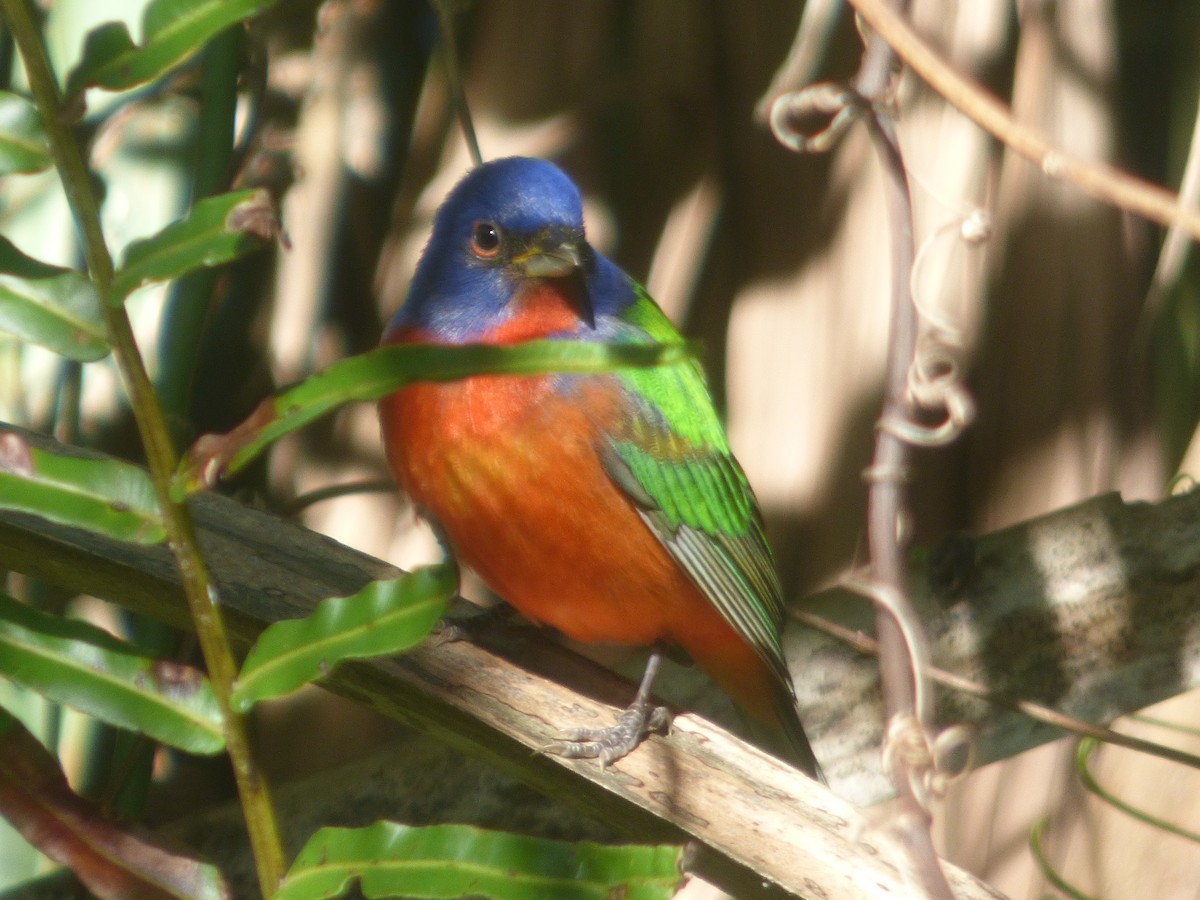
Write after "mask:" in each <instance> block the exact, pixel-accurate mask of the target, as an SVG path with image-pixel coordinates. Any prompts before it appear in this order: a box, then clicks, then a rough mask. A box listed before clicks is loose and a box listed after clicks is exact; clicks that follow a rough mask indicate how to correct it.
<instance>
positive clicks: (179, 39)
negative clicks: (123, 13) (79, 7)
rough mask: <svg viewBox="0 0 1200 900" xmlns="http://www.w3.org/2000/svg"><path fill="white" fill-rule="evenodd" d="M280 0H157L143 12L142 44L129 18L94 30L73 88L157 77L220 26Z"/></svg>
mask: <svg viewBox="0 0 1200 900" xmlns="http://www.w3.org/2000/svg"><path fill="white" fill-rule="evenodd" d="M274 2H275V0H151V2H150V4H149V5H147V6H146V10H145V12H144V13H143V15H142V38H143V42H142V44H140V45H138V44H135V43H134V42H133V38H132V37H130V34H129V29H128V28H126V26H125V24H124V23H123V22H106V23H105V24H103V25H100V26H99V27H97V28H94V29H92V31H90V32H89V33H88V36H87V40H86V41H85V42H84V47H83V58H82V59H81V60H80V62H79V65H77V66H76V67H75V69H74V70H73V71H72V72H71V74H70V76H69V77H68V78H67V93H68V94H74V93H76V92H78V91H81V90H83V89H84V88H87V87H103V88H108V89H109V90H114V91H116V90H126V89H128V88H132V87H136V86H137V85H139V84H145V83H147V82H150V81H153V80H154V79H156V78H158V77H159V76H160V75H162V74H164V73H165V72H167V71H168V70H170V69H171V68H173V67H174V66H177V65H178V64H179V63H181V62H183V61H184V60H186V59H188V58H189V57H191V56H193V55H194V54H195V53H197V52H198V51H199V50H200V49H201V48H202V47H203V46H204V45H205V44H206V43H207V42H208V41H209V40H210V39H211V38H213V37H214V36H215V35H216V34H217V33H218V32H220V31H222V30H223V29H225V28H228V27H229V26H230V25H233V24H235V23H237V22H240V21H241V20H243V19H246V18H248V17H250V16H252V15H254V14H255V13H258V12H261V11H262V10H264V9H266V8H267V7H269V6H272V5H273V4H274Z"/></svg>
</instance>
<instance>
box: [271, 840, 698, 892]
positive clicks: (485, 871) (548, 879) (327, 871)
mask: <svg viewBox="0 0 1200 900" xmlns="http://www.w3.org/2000/svg"><path fill="white" fill-rule="evenodd" d="M681 854H682V848H680V847H672V846H650V847H638V846H606V845H603V844H595V843H591V842H590V841H582V842H580V843H577V844H571V843H567V842H565V841H552V840H548V839H546V838H535V837H527V836H525V835H517V834H508V833H506V832H498V831H485V830H483V829H480V828H474V827H471V826H468V825H432V826H428V827H425V828H413V827H410V826H407V825H400V824H397V823H394V822H376V823H375V824H374V825H371V826H369V827H367V828H322V829H321V830H320V831H318V832H317V833H316V834H314V835H313V836H312V838H311V839H310V840H309V842H308V844H307V845H305V847H304V849H303V850H301V851H300V855H299V856H298V857H297V858H296V861H295V863H293V865H292V868H291V871H289V872H288V875H287V877H286V878H285V879H284V881H283V885H282V886H281V887H280V889H279V892H278V893H277V894H275V900H321V898H326V897H340V896H341V895H342V892H343V891H345V889H346V888H347V887H348V886H349V885H350V882H351V881H352V880H354V879H355V878H358V879H359V880H360V884H361V888H360V889H361V891H362V893H363V895H364V896H366V897H369V898H374V897H395V896H404V897H488V898H493V900H611V898H614V897H620V898H622V900H667V898H670V897H672V896H674V894H675V892H676V891H677V890H678V888H679V884H680V881H681V880H682V876H681V875H680V856H681Z"/></svg>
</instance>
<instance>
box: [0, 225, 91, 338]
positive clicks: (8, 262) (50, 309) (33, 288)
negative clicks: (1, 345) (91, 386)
mask: <svg viewBox="0 0 1200 900" xmlns="http://www.w3.org/2000/svg"><path fill="white" fill-rule="evenodd" d="M0 331H7V332H8V333H9V334H13V335H16V336H17V337H19V338H20V339H21V340H24V341H30V342H32V343H35V344H40V345H41V346H43V347H46V348H48V349H50V350H53V351H54V352H55V353H59V354H61V355H63V356H66V357H68V358H69V359H74V360H78V361H79V362H92V361H93V360H97V359H101V358H103V357H104V356H106V355H107V354H108V342H107V340H106V339H105V332H104V322H103V320H102V319H101V317H100V303H99V301H98V300H97V298H96V292H95V290H94V289H93V288H92V283H91V282H90V281H89V280H88V279H87V277H86V276H84V275H82V274H81V273H79V272H76V271H74V270H72V269H60V268H59V267H58V266H51V265H47V264H46V263H43V262H39V261H38V260H36V259H33V258H32V257H29V256H26V255H25V254H24V253H22V252H21V251H20V250H18V249H17V248H16V247H15V246H14V245H13V244H12V243H11V242H10V241H9V240H8V239H7V238H4V237H0Z"/></svg>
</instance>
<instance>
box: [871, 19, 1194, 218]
mask: <svg viewBox="0 0 1200 900" xmlns="http://www.w3.org/2000/svg"><path fill="white" fill-rule="evenodd" d="M850 4H851V5H852V6H853V7H854V8H855V9H856V10H857V11H858V13H859V15H861V16H862V18H863V19H864V20H865V21H866V22H867V24H869V25H870V26H871V28H873V29H874V30H875V31H876V32H877V33H878V34H879V36H880V37H882V38H883V39H884V40H886V41H887V42H888V43H889V44H890V45H891V46H892V48H893V50H895V52H896V55H897V56H899V57H900V58H901V59H902V60H903V61H904V62H905V63H907V64H908V65H909V66H910V67H911V68H912V70H913V71H914V72H916V73H917V74H918V75H919V76H921V78H922V79H924V80H925V81H926V82H927V83H928V84H929V86H930V87H932V88H933V89H934V90H935V91H937V93H938V94H940V95H941V96H942V98H943V99H945V100H946V101H947V102H948V103H949V104H950V105H951V106H953V107H955V108H956V109H957V110H958V111H959V112H961V113H962V114H963V115H965V116H966V117H967V118H969V119H971V121H973V122H975V123H976V124H977V125H979V127H981V128H982V129H984V130H985V131H987V132H988V133H989V134H991V135H993V136H994V137H996V138H997V139H998V140H1000V141H1002V142H1003V143H1004V144H1005V145H1006V146H1008V147H1009V148H1011V149H1012V150H1015V151H1016V152H1017V153H1019V154H1021V155H1022V156H1024V157H1025V158H1027V159H1029V160H1030V161H1031V162H1033V163H1034V164H1035V165H1037V166H1038V167H1039V168H1040V169H1041V170H1042V172H1043V173H1044V174H1045V175H1047V176H1048V177H1050V178H1060V179H1062V180H1063V181H1068V182H1070V183H1071V184H1073V185H1075V186H1076V187H1078V188H1079V189H1080V190H1081V191H1083V192H1084V193H1087V194H1090V195H1091V196H1093V197H1095V198H1097V199H1099V200H1102V201H1104V202H1105V203H1109V204H1112V205H1113V206H1117V207H1120V208H1121V209H1125V210H1128V211H1130V212H1134V213H1137V214H1138V215H1141V216H1145V217H1146V218H1147V219H1151V220H1152V221H1155V222H1159V223H1161V224H1163V225H1166V226H1178V227H1179V228H1182V229H1184V230H1186V231H1187V232H1188V233H1190V234H1191V235H1192V237H1193V238H1195V239H1196V240H1200V210H1197V209H1188V208H1186V207H1184V206H1183V205H1181V204H1180V202H1179V199H1178V198H1177V197H1176V196H1175V195H1174V194H1172V193H1171V192H1170V191H1168V190H1166V189H1165V188H1162V187H1160V186H1159V185H1156V184H1151V183H1150V182H1148V181H1144V180H1142V179H1140V178H1135V177H1133V176H1132V175H1129V174H1128V173H1126V172H1122V171H1121V170H1120V169H1117V168H1116V167H1114V166H1110V165H1108V164H1106V163H1102V162H1096V161H1094V160H1087V159H1083V158H1082V157H1079V156H1076V155H1074V154H1072V153H1069V152H1067V151H1066V150H1064V149H1062V148H1061V147H1058V146H1057V145H1055V144H1054V143H1053V142H1051V141H1050V140H1048V139H1047V138H1046V137H1045V136H1044V135H1042V134H1041V132H1039V131H1037V130H1036V129H1034V128H1030V127H1029V126H1028V125H1025V124H1023V123H1021V122H1019V121H1017V120H1016V119H1015V118H1013V116H1012V113H1011V112H1010V111H1009V110H1008V108H1007V107H1006V106H1005V105H1004V104H1003V103H1001V102H1000V101H999V100H997V99H996V98H995V97H994V96H992V95H991V94H989V93H987V92H986V91H984V90H983V89H981V88H980V87H978V86H977V85H976V84H974V83H973V82H972V81H970V80H969V79H967V78H965V77H964V76H963V75H961V74H959V73H958V72H957V71H956V70H955V69H954V68H953V67H952V66H951V65H950V64H949V63H947V62H946V61H945V60H944V59H942V57H941V56H939V55H938V54H937V52H935V51H934V50H933V48H932V47H930V46H929V45H928V44H927V43H925V41H924V40H923V39H922V38H921V37H920V35H918V34H917V33H916V32H915V31H914V30H913V29H912V27H911V26H910V25H909V24H908V22H907V21H906V20H905V19H904V17H903V16H902V15H901V14H900V13H898V12H897V11H896V10H894V9H893V8H892V7H891V6H890V5H889V4H888V2H887V0H850Z"/></svg>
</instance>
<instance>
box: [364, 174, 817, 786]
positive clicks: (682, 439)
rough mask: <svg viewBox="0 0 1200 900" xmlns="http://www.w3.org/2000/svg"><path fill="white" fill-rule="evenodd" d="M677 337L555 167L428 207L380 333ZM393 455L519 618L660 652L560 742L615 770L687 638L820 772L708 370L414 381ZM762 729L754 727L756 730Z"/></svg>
mask: <svg viewBox="0 0 1200 900" xmlns="http://www.w3.org/2000/svg"><path fill="white" fill-rule="evenodd" d="M538 339H548V340H561V341H588V342H603V343H610V344H651V343H680V342H682V337H681V336H680V334H679V332H678V331H677V330H676V329H675V327H674V325H672V324H671V322H670V320H669V319H668V318H667V316H666V314H665V313H664V312H663V311H662V310H661V309H660V308H659V307H658V305H657V304H656V303H655V302H654V300H653V299H652V298H651V297H650V295H649V294H648V293H647V292H646V290H645V288H643V287H642V286H641V284H639V283H638V282H637V281H635V280H634V279H633V278H631V277H630V276H629V275H627V274H626V273H625V272H624V271H623V270H622V269H620V268H619V267H618V266H617V265H616V264H615V263H613V262H611V261H610V260H609V259H607V258H606V257H605V256H603V255H602V254H600V253H599V252H597V251H596V250H595V249H594V248H593V247H592V246H591V245H590V244H589V243H588V241H587V238H586V234H585V230H584V220H583V204H582V199H581V195H580V192H579V189H578V188H577V187H576V185H575V184H574V182H573V181H572V180H571V179H570V177H569V176H568V175H567V174H566V173H565V172H564V171H563V170H562V169H561V168H559V167H558V166H557V165H555V164H554V163H552V162H549V161H547V160H544V159H537V158H529V157H509V158H504V159H497V160H493V161H490V162H486V163H483V164H481V165H478V166H476V167H475V168H473V169H472V170H470V171H469V172H468V173H467V174H466V175H465V176H464V177H462V179H461V180H460V181H459V182H458V184H457V185H456V186H455V187H454V188H453V189H452V190H451V191H450V193H449V194H448V195H447V197H446V199H445V200H444V201H443V202H442V204H441V206H440V207H439V208H438V210H437V212H436V213H435V215H434V219H433V226H432V230H431V234H430V237H429V240H428V243H427V244H426V246H425V249H424V251H423V253H422V255H421V258H420V260H419V262H418V264H417V267H416V270H415V271H414V273H413V277H412V279H411V281H410V284H409V290H408V293H407V296H406V298H405V300H404V302H403V303H402V304H401V305H400V307H399V308H398V310H397V311H396V312H395V314H394V315H393V316H392V318H391V320H390V321H389V322H388V324H387V326H386V328H385V331H384V335H383V338H382V342H383V343H384V344H440V345H462V344H489V345H513V344H518V343H520V342H523V341H529V340H538ZM379 416H380V425H381V433H382V439H383V444H384V450H385V455H386V459H387V463H388V466H389V468H390V469H391V472H392V474H393V476H394V478H395V480H396V481H397V483H398V485H399V487H400V488H401V489H402V490H403V491H404V492H405V493H406V494H407V495H408V496H409V498H410V499H411V501H412V502H413V504H414V506H415V507H416V509H417V510H418V512H419V513H420V514H421V515H422V516H423V517H424V518H426V519H428V520H429V521H430V522H431V523H432V524H433V526H434V527H435V529H436V530H437V532H438V533H439V535H440V536H441V537H442V538H443V539H444V540H445V541H447V542H448V543H449V545H450V547H451V548H452V550H453V552H454V554H455V556H456V557H457V559H458V560H459V561H461V562H463V563H465V564H466V565H468V566H470V567H471V568H472V569H473V570H474V571H475V572H476V573H477V574H479V575H480V576H481V577H482V579H483V581H484V582H485V583H486V584H487V585H488V587H489V588H490V589H491V590H492V591H494V592H495V593H496V594H498V595H499V596H500V597H501V598H503V599H504V600H505V601H507V603H508V604H509V605H511V606H512V607H514V608H515V609H516V610H517V611H518V612H519V613H521V615H523V616H524V617H525V618H527V619H529V620H531V621H533V622H535V623H539V624H542V625H546V626H550V627H552V628H554V629H556V630H557V631H558V632H560V633H562V634H564V635H566V636H568V637H570V638H573V639H575V640H577V641H579V642H582V643H584V644H589V643H604V644H626V645H636V646H645V647H650V648H652V649H651V653H650V656H649V660H648V662H647V665H646V671H645V675H644V676H643V678H642V681H641V684H640V685H639V687H638V690H637V693H636V695H635V697H634V701H633V703H632V704H631V705H630V707H629V708H628V709H627V710H626V711H625V712H624V713H622V715H621V717H620V719H619V720H618V722H617V723H616V724H615V725H613V726H611V727H608V728H599V729H593V728H576V729H566V730H564V732H563V739H562V740H560V741H556V742H555V743H554V744H552V745H550V747H549V748H548V749H550V750H551V752H555V753H558V754H560V755H562V756H567V757H576V758H579V757H583V758H595V759H599V761H600V763H601V765H602V766H603V765H608V764H611V763H612V762H614V761H616V760H618V759H620V758H622V757H623V756H625V755H626V754H628V753H630V752H632V751H633V750H634V749H635V748H636V747H637V746H638V745H639V744H640V742H641V741H642V740H643V739H645V738H646V736H647V735H648V734H649V733H650V732H652V731H657V730H661V729H663V727H664V724H665V716H666V715H667V713H666V710H665V709H663V708H661V707H656V706H654V705H653V703H652V702H651V696H652V690H653V682H654V679H655V677H656V676H657V673H658V671H659V668H660V666H661V662H662V658H663V655H664V654H665V653H666V652H668V651H671V650H673V649H674V648H682V650H683V651H684V652H685V653H686V654H687V655H688V656H689V657H690V658H691V659H692V660H693V661H694V662H695V663H696V664H697V665H698V666H699V667H700V668H701V669H702V670H703V671H704V672H705V673H706V674H707V675H708V676H709V677H710V678H711V679H712V680H713V681H714V682H715V683H716V684H717V686H718V687H720V688H721V689H722V690H723V691H725V693H727V694H728V695H729V696H730V697H731V698H732V699H733V700H734V702H735V704H737V705H738V706H739V707H740V708H741V709H742V710H743V711H744V712H745V713H746V714H747V715H748V716H749V718H750V719H752V720H754V721H756V722H757V723H759V724H760V725H764V726H766V732H765V733H767V734H770V735H772V741H773V746H772V747H770V748H768V749H770V750H773V751H774V752H775V755H777V756H781V757H784V758H785V759H786V761H788V762H790V763H791V764H793V765H794V766H795V767H796V768H798V769H800V770H801V771H803V772H805V773H806V774H808V775H809V776H811V777H814V778H821V779H822V780H823V776H822V775H821V769H820V767H819V765H818V763H817V759H816V757H815V756H814V754H813V750H812V747H811V746H810V744H809V741H808V738H807V736H806V734H805V731H804V728H803V725H802V724H801V721H800V717H799V713H798V712H797V708H796V697H795V692H794V687H793V683H792V681H791V677H790V675H789V672H788V667H787V663H786V661H785V658H784V653H783V648H782V641H781V634H782V629H783V623H784V617H785V608H784V602H783V592H782V589H781V586H780V582H779V578H778V575H777V573H776V569H775V563H774V557H773V555H772V552H771V549H770V547H769V546H768V544H767V540H766V536H765V533H764V528H763V521H762V516H761V513H760V510H759V506H758V503H757V501H756V499H755V496H754V493H753V491H752V490H751V487H750V484H749V482H748V481H747V478H746V475H745V473H744V472H743V470H742V468H741V466H740V465H739V464H738V462H737V460H736V459H735V458H734V456H733V453H732V452H731V450H730V448H729V443H728V440H727V437H726V434H725V431H724V428H723V426H722V424H721V421H720V419H719V417H718V414H717V412H716V409H715V407H714V404H713V401H712V397H711V394H710V393H709V390H708V387H707V383H706V380H705V376H704V372H703V369H702V367H701V365H700V363H699V362H698V361H697V360H696V359H694V358H690V359H688V360H686V361H685V362H682V363H676V364H672V365H662V366H656V367H647V368H625V369H617V370H613V371H608V372H602V373H592V374H579V373H571V374H567V373H547V374H542V375H497V374H488V375H475V376H469V377H466V378H463V379H461V380H457V381H450V382H438V383H435V382H432V381H426V382H420V381H417V382H413V383H410V384H408V385H406V386H404V387H403V388H401V389H400V390H398V391H396V392H395V393H392V394H390V395H388V396H386V397H384V398H383V399H382V400H380V401H379ZM760 730H761V729H760Z"/></svg>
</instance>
